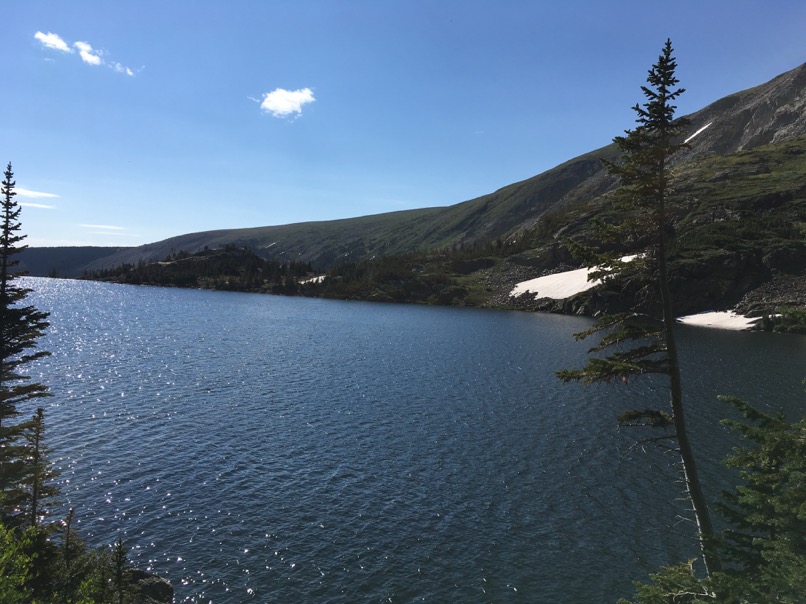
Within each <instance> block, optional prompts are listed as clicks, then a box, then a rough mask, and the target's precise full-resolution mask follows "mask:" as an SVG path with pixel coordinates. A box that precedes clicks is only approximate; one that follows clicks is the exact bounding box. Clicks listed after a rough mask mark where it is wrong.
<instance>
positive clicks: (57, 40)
mask: <svg viewBox="0 0 806 604" xmlns="http://www.w3.org/2000/svg"><path fill="white" fill-rule="evenodd" d="M34 38H36V39H37V40H39V41H40V42H42V44H44V45H45V46H46V47H47V48H52V49H53V50H60V51H62V52H73V50H72V49H71V48H70V47H69V46H68V45H67V42H65V41H64V40H62V38H61V36H59V35H58V34H52V33H50V32H48V33H46V34H43V33H42V32H41V31H38V32H36V33H35V34H34Z"/></svg>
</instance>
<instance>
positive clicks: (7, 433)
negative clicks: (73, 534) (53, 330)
mask: <svg viewBox="0 0 806 604" xmlns="http://www.w3.org/2000/svg"><path fill="white" fill-rule="evenodd" d="M3 176H4V178H3V181H2V187H1V188H0V206H1V207H0V520H3V519H5V520H7V521H10V522H12V524H13V523H14V522H20V521H22V519H20V518H16V517H17V516H19V511H20V509H21V506H22V505H23V502H24V501H25V500H26V498H27V497H28V494H27V493H26V490H25V488H24V480H25V476H26V473H27V472H28V468H27V467H26V464H25V454H26V450H27V446H26V441H25V438H24V432H25V431H26V430H27V429H29V428H31V425H30V424H29V422H24V421H23V422H21V421H19V420H18V416H19V415H20V413H22V411H20V410H19V406H20V404H22V403H29V402H33V401H34V400H36V399H39V398H41V397H44V396H49V393H48V389H47V387H46V386H44V385H43V384H39V383H36V382H32V381H31V380H30V377H29V376H27V375H23V374H22V373H21V372H20V368H21V367H22V366H23V365H25V364H26V363H30V362H31V361H34V360H36V359H39V358H41V357H43V356H46V355H47V354H49V353H48V352H46V351H43V350H36V349H35V348H36V340H37V338H39V337H40V336H41V335H43V334H44V330H45V328H46V327H47V326H48V323H47V316H48V315H47V313H43V312H40V311H39V310H37V309H36V308H35V307H33V306H30V305H28V306H26V305H25V304H24V302H25V298H26V296H27V295H28V294H29V293H30V290H28V289H26V288H24V287H21V286H20V285H19V282H18V281H17V277H19V276H20V271H19V270H18V268H17V267H18V264H19V262H18V261H17V259H16V258H15V255H16V254H19V253H20V252H21V251H22V250H24V249H25V247H26V246H24V245H22V244H21V243H22V241H23V240H24V239H25V235H21V234H20V233H19V231H20V218H19V217H20V207H19V206H18V205H17V202H16V200H15V199H14V197H15V195H16V193H15V191H14V187H15V186H16V183H15V182H14V172H13V171H12V169H11V164H10V163H9V164H8V167H7V168H6V170H5V173H4V175H3ZM12 517H14V518H12Z"/></svg>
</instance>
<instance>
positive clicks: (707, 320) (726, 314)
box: [677, 310, 761, 331]
mask: <svg viewBox="0 0 806 604" xmlns="http://www.w3.org/2000/svg"><path fill="white" fill-rule="evenodd" d="M760 319H761V317H744V316H742V315H739V314H736V313H735V312H734V311H732V310H727V311H722V312H703V313H699V314H696V315H688V316H685V317H680V318H679V319H677V321H678V323H683V324H684V325H697V326H700V327H716V328H718V329H735V330H737V331H744V330H748V329H750V328H752V327H753V326H754V325H755V324H756V322H757V321H759V320H760Z"/></svg>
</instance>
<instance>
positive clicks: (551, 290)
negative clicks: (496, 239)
mask: <svg viewBox="0 0 806 604" xmlns="http://www.w3.org/2000/svg"><path fill="white" fill-rule="evenodd" d="M637 257H638V256H637V255H633V256H624V257H623V258H620V260H621V261H622V262H629V261H630V260H633V259H634V258H637ZM594 270H597V269H595V268H578V269H576V270H573V271H565V272H563V273H554V274H553V275H546V276H545V277H538V278H536V279H529V280H528V281H521V282H520V283H518V284H516V285H515V288H514V289H513V290H512V291H511V292H510V293H509V295H510V296H521V295H523V294H534V297H535V298H538V297H539V298H551V299H552V300H565V299H566V298H570V297H571V296H576V295H577V294H581V293H582V292H584V291H587V290H589V289H591V288H593V287H596V286H597V285H599V284H600V283H601V280H599V279H597V280H595V281H588V275H589V274H590V273H591V272H592V271H594Z"/></svg>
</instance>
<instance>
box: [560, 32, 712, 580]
mask: <svg viewBox="0 0 806 604" xmlns="http://www.w3.org/2000/svg"><path fill="white" fill-rule="evenodd" d="M672 52H673V50H672V44H671V41H669V40H667V41H666V44H665V45H664V47H663V51H662V52H661V55H660V57H659V58H658V61H657V63H656V64H655V65H653V66H652V68H651V69H650V70H649V75H648V77H647V85H646V86H642V87H641V90H642V91H643V94H644V97H645V102H644V103H643V104H637V105H635V107H633V109H634V111H635V112H636V114H637V118H636V122H637V124H638V125H637V127H635V128H634V129H633V130H628V131H626V132H625V134H624V136H618V137H616V138H615V139H614V142H615V143H616V145H617V146H618V148H619V150H620V151H621V160H620V161H617V162H607V167H608V169H609V170H610V172H611V173H612V174H614V175H616V176H617V177H618V178H619V180H620V183H621V186H620V187H619V188H618V189H617V190H616V192H615V194H614V197H613V203H614V204H616V205H618V207H619V210H620V214H621V220H620V221H619V222H612V223H605V222H602V223H601V224H600V229H599V233H600V238H601V240H602V244H603V245H602V247H603V248H604V250H605V251H604V252H602V251H599V250H594V249H591V248H582V247H580V248H579V249H578V252H580V253H581V254H582V255H583V256H584V259H585V260H586V262H587V263H588V265H589V266H596V267H598V268H597V270H595V271H594V272H593V274H592V278H599V279H603V280H604V281H605V283H606V287H607V286H608V283H609V285H610V287H613V286H614V285H615V287H617V288H618V289H620V290H621V291H622V292H629V294H630V295H631V298H632V299H631V301H630V302H629V304H628V307H627V308H625V309H624V310H623V311H622V312H617V313H615V312H614V313H608V314H606V315H604V316H603V317H601V318H600V319H599V320H598V322H597V323H596V325H595V326H594V327H593V328H591V329H590V330H588V331H585V332H583V333H581V334H577V338H585V337H588V336H590V335H593V334H603V335H601V338H600V340H599V342H598V343H597V344H596V345H595V346H594V347H593V348H592V349H591V350H590V352H591V353H600V352H605V351H607V352H609V354H607V355H606V356H594V357H591V358H590V359H588V362H587V364H586V366H585V367H583V368H582V369H574V370H563V371H560V372H558V376H559V377H560V378H561V379H562V380H563V381H573V380H576V381H580V382H582V383H586V384H590V383H595V382H612V381H621V382H625V383H626V382H628V381H629V380H630V379H631V378H633V377H638V376H642V375H649V374H665V375H667V376H668V379H669V392H670V401H669V407H668V408H667V409H652V408H649V409H633V410H629V411H627V412H625V413H624V415H622V417H621V421H622V422H623V423H626V424H630V425H636V424H637V425H645V426H650V427H652V428H660V429H662V430H664V434H662V435H660V436H658V437H655V438H653V439H651V440H655V441H661V440H664V439H670V440H672V441H673V442H674V443H675V445H676V448H677V450H678V451H679V453H680V459H681V462H682V463H681V465H682V469H683V477H684V484H685V487H686V491H687V493H688V496H689V499H690V501H691V505H692V509H693V512H694V518H695V520H696V524H697V532H698V538H699V541H700V546H701V552H702V558H703V562H704V564H705V568H706V571H707V572H709V573H710V572H712V571H715V570H718V569H719V562H718V560H717V557H716V554H715V553H714V552H713V550H712V548H711V547H710V544H711V542H712V541H713V537H714V529H713V525H712V523H711V517H710V514H709V511H708V505H707V502H706V499H705V496H704V495H703V490H702V485H701V483H700V479H699V475H698V473H697V465H696V461H695V458H694V452H693V450H692V447H691V444H690V442H689V437H688V430H687V427H686V417H685V408H684V405H683V389H682V385H681V381H680V363H679V358H678V352H677V342H676V339H675V334H674V323H675V317H674V314H673V312H672V310H673V304H672V297H671V292H670V287H669V268H668V261H669V253H670V252H669V250H670V245H671V244H670V241H669V239H670V233H671V229H670V224H669V220H668V218H669V211H668V208H667V204H668V197H669V194H670V192H669V188H670V185H669V183H670V174H669V162H670V158H671V157H672V156H673V155H674V154H675V153H676V152H678V151H680V150H681V149H683V148H684V147H685V145H684V144H683V142H682V137H683V132H684V128H685V126H686V125H687V122H686V121H685V120H681V119H675V109H676V106H675V105H674V103H675V101H676V100H677V98H678V97H679V96H680V95H681V94H682V93H683V92H684V89H683V88H678V87H677V84H678V83H679V81H678V79H677V77H676V76H675V70H676V68H677V63H676V61H675V59H674V57H673V55H672ZM628 254H631V255H633V256H634V257H633V258H632V259H631V260H624V259H623V257H625V256H627V255H628ZM669 432H670V433H669Z"/></svg>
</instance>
